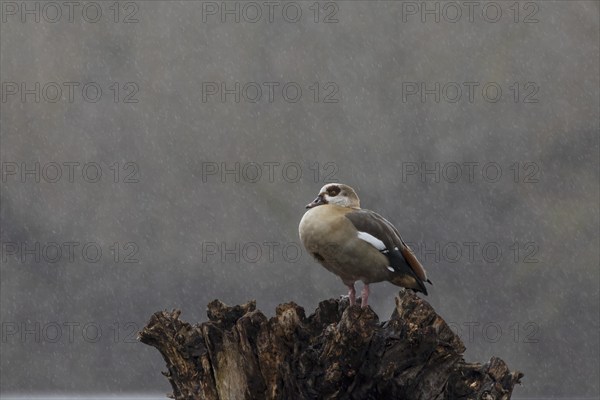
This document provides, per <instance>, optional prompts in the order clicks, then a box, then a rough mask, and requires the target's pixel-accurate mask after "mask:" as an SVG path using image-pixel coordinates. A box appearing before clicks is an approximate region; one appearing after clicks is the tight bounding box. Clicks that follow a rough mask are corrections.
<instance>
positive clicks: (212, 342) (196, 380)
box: [138, 290, 523, 400]
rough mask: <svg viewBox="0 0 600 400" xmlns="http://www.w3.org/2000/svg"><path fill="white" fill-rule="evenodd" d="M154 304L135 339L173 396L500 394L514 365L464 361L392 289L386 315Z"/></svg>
mask: <svg viewBox="0 0 600 400" xmlns="http://www.w3.org/2000/svg"><path fill="white" fill-rule="evenodd" d="M180 314H181V311H178V310H174V311H172V312H168V311H162V312H157V313H155V314H154V315H152V317H151V318H150V321H149V322H148V324H147V325H146V327H145V328H144V329H143V330H142V331H141V332H140V333H139V335H138V339H139V340H140V341H141V342H142V343H145V344H148V345H150V346H153V347H156V348H157V349H158V351H159V352H160V353H161V354H162V356H163V358H164V359H165V361H166V363H167V372H163V374H164V375H165V376H166V377H167V378H168V380H169V382H170V383H171V386H172V387H173V394H172V395H170V396H169V397H172V398H175V399H186V400H187V399H206V400H238V399H282V400H290V399H294V400H295V399H298V400H303V399H360V400H366V399H373V400H375V399H409V400H411V399H415V400H416V399H422V400H433V399H439V400H441V399H484V400H492V399H509V398H510V396H511V394H512V390H513V388H514V386H515V384H517V383H520V379H521V377H523V374H522V373H521V372H518V371H515V372H511V371H510V370H509V369H508V367H507V365H506V364H505V363H504V361H502V360H501V359H499V358H496V357H492V358H491V360H490V361H488V362H487V363H485V364H479V363H466V362H465V361H464V359H463V356H462V354H463V353H464V351H465V346H464V344H463V342H462V340H461V339H460V338H459V337H458V336H457V335H456V334H454V332H453V331H452V330H451V329H450V328H449V327H448V325H447V324H446V323H445V322H444V320H443V319H442V318H441V317H440V316H439V315H437V314H436V313H435V311H434V310H433V308H432V307H431V306H430V305H429V303H427V302H426V301H425V300H423V299H421V298H419V297H418V296H416V295H415V294H413V293H412V292H408V291H404V290H403V291H401V292H400V294H399V295H398V297H396V309H395V310H394V312H393V313H392V316H391V318H390V319H389V321H386V322H379V318H378V317H377V315H376V314H375V313H374V312H373V311H372V310H371V309H369V308H367V309H362V308H360V306H351V307H350V306H349V304H348V299H347V298H344V299H340V300H334V299H330V300H325V301H323V302H321V303H320V304H319V306H318V308H317V309H316V310H315V312H314V314H312V315H310V316H308V317H306V315H305V313H304V309H303V308H302V307H300V306H298V305H297V304H295V303H286V304H281V305H279V306H278V307H277V309H276V316H275V317H273V318H271V319H268V318H267V317H265V315H264V314H263V313H262V312H261V311H260V310H256V303H255V302H254V301H251V302H248V303H246V304H243V305H237V306H234V307H229V306H227V305H225V304H223V303H222V302H221V301H219V300H214V301H213V302H211V303H210V304H209V305H208V318H209V321H208V322H204V323H202V324H196V325H193V326H192V325H190V324H189V323H187V322H183V321H181V320H179V315H180Z"/></svg>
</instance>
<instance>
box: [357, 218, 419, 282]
mask: <svg viewBox="0 0 600 400" xmlns="http://www.w3.org/2000/svg"><path fill="white" fill-rule="evenodd" d="M346 217H347V218H348V219H349V220H350V221H351V222H352V224H353V225H354V227H355V228H356V229H357V230H359V231H362V232H366V233H368V234H370V235H372V236H374V237H376V238H377V239H379V240H381V241H382V242H383V244H384V245H385V247H386V248H387V249H388V250H389V251H393V250H394V248H395V247H397V248H398V250H399V251H400V254H401V255H402V257H403V258H404V261H405V262H406V264H407V265H408V266H409V267H410V269H411V270H412V272H413V273H414V275H415V277H416V278H417V279H418V280H419V281H420V282H418V284H419V286H420V287H421V288H422V289H423V291H424V292H425V293H427V291H426V289H425V286H423V282H430V281H429V279H427V273H426V272H425V268H423V265H421V263H420V262H419V260H418V259H417V257H416V256H415V254H414V253H413V251H412V250H411V249H410V247H408V245H407V244H406V243H404V241H403V240H402V237H401V236H400V233H399V232H398V230H397V229H396V228H395V227H394V226H393V225H392V224H391V223H390V222H389V221H388V220H386V219H385V218H383V217H382V216H381V215H379V214H377V213H376V212H373V211H369V210H364V209H361V210H355V211H352V212H349V213H347V214H346ZM430 283H431V282H430Z"/></svg>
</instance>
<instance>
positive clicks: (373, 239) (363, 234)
mask: <svg viewBox="0 0 600 400" xmlns="http://www.w3.org/2000/svg"><path fill="white" fill-rule="evenodd" d="M358 238H359V239H361V240H364V241H365V242H367V243H369V244H370V245H372V246H373V247H375V248H376V249H377V250H379V251H384V250H386V248H385V244H383V242H382V241H381V240H379V239H377V238H376V237H375V236H373V235H369V234H368V233H367V232H361V231H358Z"/></svg>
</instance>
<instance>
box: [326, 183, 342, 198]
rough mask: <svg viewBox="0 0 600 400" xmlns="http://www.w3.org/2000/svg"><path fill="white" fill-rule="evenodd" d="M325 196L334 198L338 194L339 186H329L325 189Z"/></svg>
mask: <svg viewBox="0 0 600 400" xmlns="http://www.w3.org/2000/svg"><path fill="white" fill-rule="evenodd" d="M327 194H328V195H329V196H331V197H335V196H337V195H338V194H340V187H339V186H335V185H334V186H330V187H328V188H327Z"/></svg>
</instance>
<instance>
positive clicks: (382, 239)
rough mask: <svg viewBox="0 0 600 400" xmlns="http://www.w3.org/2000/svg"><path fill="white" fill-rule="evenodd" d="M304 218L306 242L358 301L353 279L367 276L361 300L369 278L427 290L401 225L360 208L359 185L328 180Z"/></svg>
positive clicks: (352, 300) (364, 303)
mask: <svg viewBox="0 0 600 400" xmlns="http://www.w3.org/2000/svg"><path fill="white" fill-rule="evenodd" d="M306 208H308V209H309V210H308V211H307V212H306V213H305V214H304V216H303V217H302V220H301V221H300V226H299V232H300V239H301V240H302V243H303V244H304V247H305V248H306V249H307V250H308V251H309V252H310V253H311V254H312V255H313V256H314V257H315V259H316V260H317V261H318V262H319V263H320V264H321V265H323V266H324V267H325V268H326V269H328V270H329V271H331V272H333V273H334V274H336V275H337V276H339V277H340V278H341V279H342V281H343V282H344V284H346V285H347V286H348V288H349V296H350V304H354V303H355V295H356V292H355V289H354V283H355V282H356V281H359V280H360V281H362V282H363V283H364V288H363V290H362V306H363V307H366V306H367V302H368V297H369V284H370V283H375V282H382V281H388V282H391V283H393V284H394V285H397V286H402V287H405V288H409V289H413V290H415V291H419V292H423V293H425V294H427V289H426V288H425V282H429V283H431V281H429V279H427V274H426V272H425V269H424V268H423V266H422V265H421V263H420V262H419V261H418V260H417V258H416V257H415V255H414V253H413V252H412V250H411V249H410V248H409V247H408V246H407V245H406V243H404V241H403V240H402V238H401V236H400V234H399V233H398V230H397V229H396V228H395V227H394V226H393V225H392V224H391V223H390V222H389V221H387V220H386V219H385V218H383V217H382V216H381V215H379V214H377V213H375V212H373V211H369V210H364V209H361V208H360V200H359V198H358V196H357V195H356V192H355V191H354V189H352V188H351V187H350V186H348V185H344V184H336V183H332V184H328V185H325V186H324V187H323V188H322V189H321V191H320V192H319V195H318V196H317V198H316V199H315V200H314V201H313V202H312V203H310V204H308V205H307V206H306Z"/></svg>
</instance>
